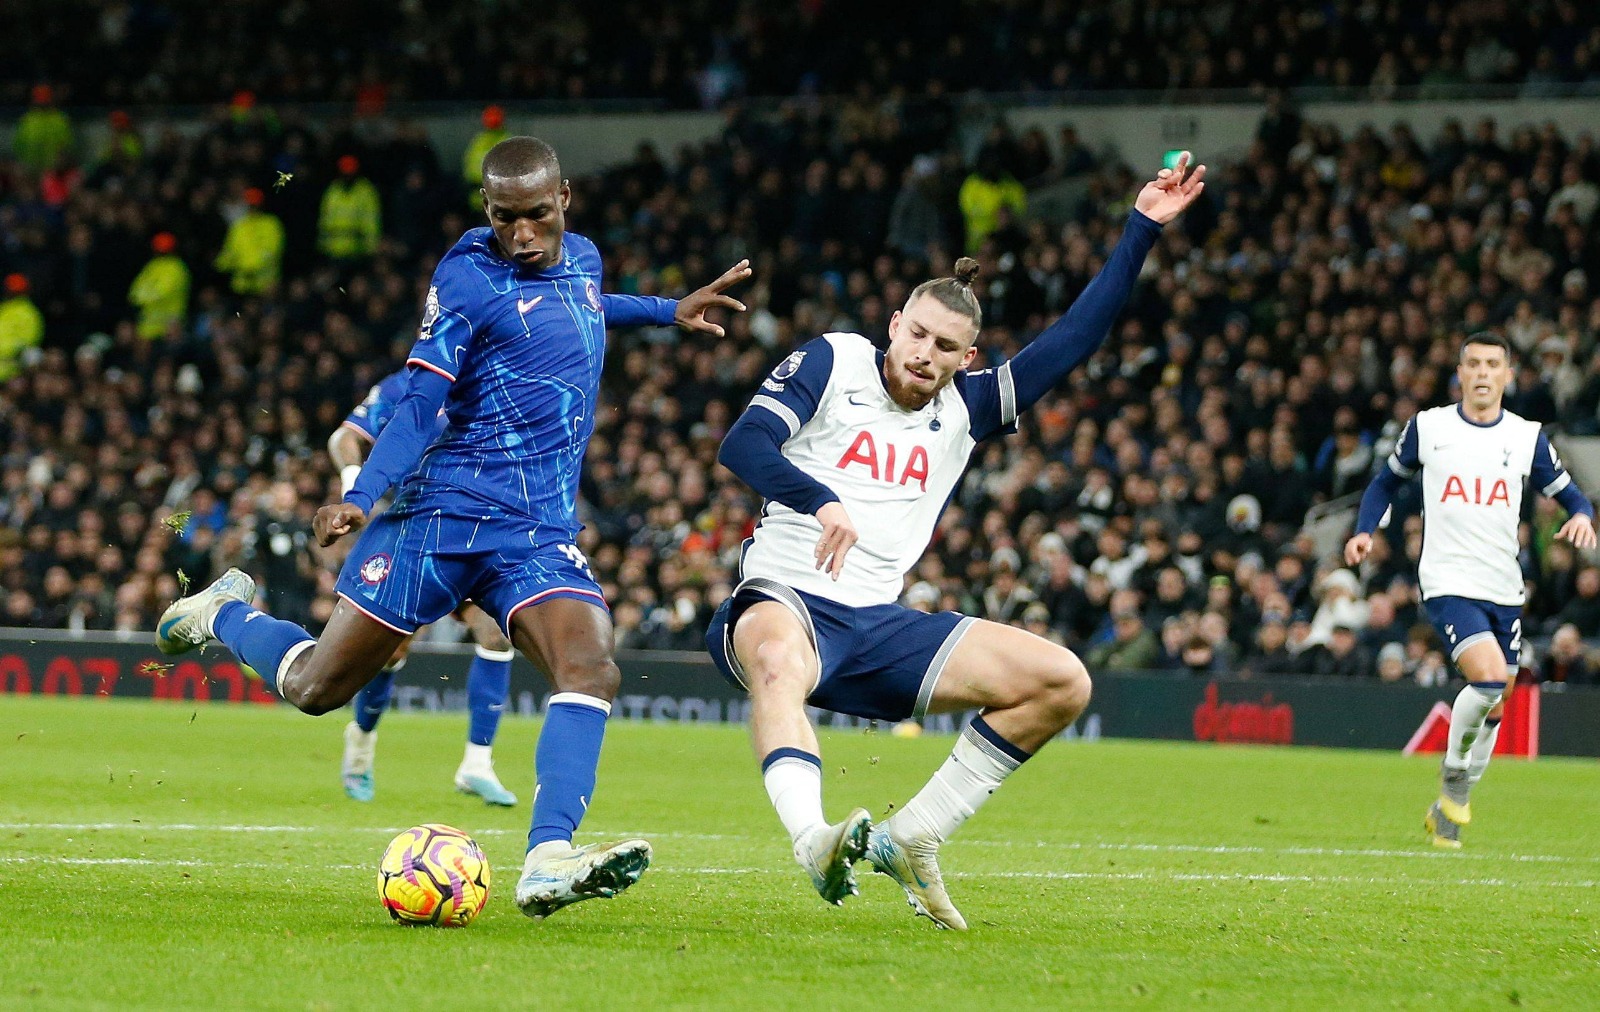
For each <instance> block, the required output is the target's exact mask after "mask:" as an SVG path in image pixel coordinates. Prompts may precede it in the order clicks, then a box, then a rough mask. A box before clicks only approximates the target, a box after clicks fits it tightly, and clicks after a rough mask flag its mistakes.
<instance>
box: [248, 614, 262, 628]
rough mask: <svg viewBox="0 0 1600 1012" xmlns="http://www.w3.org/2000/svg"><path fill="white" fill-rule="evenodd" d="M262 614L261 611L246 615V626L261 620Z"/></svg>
mask: <svg viewBox="0 0 1600 1012" xmlns="http://www.w3.org/2000/svg"><path fill="white" fill-rule="evenodd" d="M262 614H263V613H262V612H259V611H253V612H251V613H250V614H248V615H246V616H245V617H244V621H245V624H246V625H249V624H250V623H251V622H254V621H255V620H256V619H258V618H260V617H261V616H262Z"/></svg>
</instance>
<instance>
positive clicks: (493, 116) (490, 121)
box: [483, 105, 506, 130]
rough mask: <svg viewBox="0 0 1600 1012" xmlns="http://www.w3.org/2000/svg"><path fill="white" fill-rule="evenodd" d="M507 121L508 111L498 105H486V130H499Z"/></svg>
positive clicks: (484, 126)
mask: <svg viewBox="0 0 1600 1012" xmlns="http://www.w3.org/2000/svg"><path fill="white" fill-rule="evenodd" d="M505 121H506V111H505V110H504V109H502V108H500V107H499V106H497V105H491V106H485V107H484V110H483V128H484V129H485V130H498V129H500V128H501V127H502V126H503V125H505Z"/></svg>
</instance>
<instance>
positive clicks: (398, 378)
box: [344, 369, 408, 442]
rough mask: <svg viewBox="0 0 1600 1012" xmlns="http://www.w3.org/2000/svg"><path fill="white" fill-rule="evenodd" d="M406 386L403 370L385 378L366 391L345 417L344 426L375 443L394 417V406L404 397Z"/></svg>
mask: <svg viewBox="0 0 1600 1012" xmlns="http://www.w3.org/2000/svg"><path fill="white" fill-rule="evenodd" d="M407 385H408V382H407V380H406V371H405V370H404V369H401V370H400V371H399V372H394V373H390V374H389V375H387V376H385V377H384V378H383V379H381V380H379V381H378V382H377V383H376V384H374V385H373V387H372V389H371V390H369V391H367V396H366V399H365V400H363V401H362V402H361V403H360V404H357V405H356V407H355V410H353V411H351V412H350V413H349V414H348V415H346V416H345V419H344V422H345V425H346V426H348V427H349V428H352V429H354V430H356V431H357V432H359V433H361V434H362V435H363V436H366V437H367V441H368V442H372V441H375V440H376V439H377V438H378V433H380V432H382V431H383V427H384V426H385V425H388V424H389V419H390V418H393V417H394V406H395V405H396V404H398V403H399V402H400V398H402V397H404V396H405V395H406V387H407Z"/></svg>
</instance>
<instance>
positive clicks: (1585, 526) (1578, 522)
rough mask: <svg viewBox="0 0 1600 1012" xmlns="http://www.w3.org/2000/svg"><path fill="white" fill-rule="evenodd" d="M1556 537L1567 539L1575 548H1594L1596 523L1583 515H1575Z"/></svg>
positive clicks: (1557, 532) (1568, 519)
mask: <svg viewBox="0 0 1600 1012" xmlns="http://www.w3.org/2000/svg"><path fill="white" fill-rule="evenodd" d="M1556 537H1558V538H1566V539H1567V540H1568V541H1570V542H1572V547H1574V548H1593V547H1594V545H1595V536H1594V521H1593V520H1590V519H1589V517H1588V516H1587V515H1585V514H1583V513H1574V514H1572V516H1570V517H1568V518H1567V522H1566V523H1564V524H1562V525H1561V529H1560V530H1559V531H1556Z"/></svg>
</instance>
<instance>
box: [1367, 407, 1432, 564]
mask: <svg viewBox="0 0 1600 1012" xmlns="http://www.w3.org/2000/svg"><path fill="white" fill-rule="evenodd" d="M1421 467H1422V458H1421V457H1420V456H1419V455H1418V451H1417V419H1416V416H1414V415H1413V416H1412V417H1411V418H1408V419H1406V427H1405V428H1403V429H1401V430H1400V438H1399V439H1398V440H1396V441H1395V444H1394V452H1392V453H1390V454H1389V459H1388V461H1387V462H1386V464H1385V466H1383V467H1380V468H1378V473H1377V474H1374V475H1373V476H1372V481H1371V482H1370V483H1369V484H1368V485H1367V490H1366V491H1365V492H1363V493H1361V509H1360V510H1359V511H1358V512H1357V513H1356V533H1357V534H1371V533H1372V532H1373V531H1375V530H1377V529H1378V525H1379V524H1380V523H1382V522H1383V517H1384V514H1386V513H1388V512H1389V503H1390V502H1392V501H1393V500H1394V494H1395V493H1396V492H1398V491H1400V486H1401V485H1403V484H1405V483H1406V482H1407V481H1408V480H1409V479H1410V478H1411V477H1412V476H1413V475H1415V474H1416V473H1417V471H1418V469H1420V468H1421Z"/></svg>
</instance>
